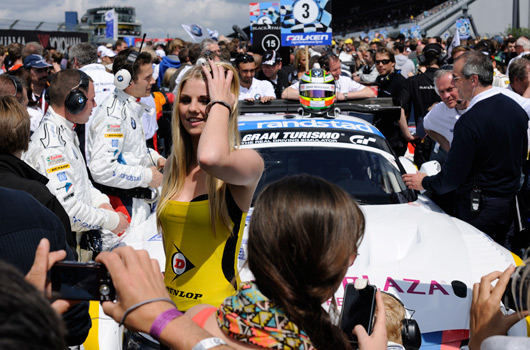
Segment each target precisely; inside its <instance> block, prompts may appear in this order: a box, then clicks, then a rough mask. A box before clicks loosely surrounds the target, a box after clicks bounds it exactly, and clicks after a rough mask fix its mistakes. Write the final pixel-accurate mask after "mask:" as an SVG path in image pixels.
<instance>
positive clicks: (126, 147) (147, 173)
mask: <svg viewBox="0 0 530 350" xmlns="http://www.w3.org/2000/svg"><path fill="white" fill-rule="evenodd" d="M113 72H114V78H115V79H114V84H115V85H116V89H115V90H114V93H112V94H111V95H110V96H108V97H107V98H106V99H105V100H104V101H103V103H102V104H101V106H100V107H99V108H98V110H97V111H96V113H95V114H94V117H93V118H94V119H93V120H92V121H91V125H90V131H89V135H88V147H87V152H88V154H89V155H90V157H89V159H90V163H89V169H90V173H91V174H92V178H93V180H94V181H95V185H96V187H97V188H99V189H100V190H101V191H102V192H104V193H106V194H108V195H109V197H110V199H111V203H112V205H113V206H114V208H116V209H118V210H120V211H122V212H125V213H126V214H127V215H128V218H129V220H131V221H130V222H131V225H133V226H134V225H137V224H140V223H141V222H143V221H145V220H146V219H147V217H148V216H149V214H150V213H151V207H150V204H149V203H148V202H147V201H145V199H151V198H152V191H151V190H150V189H149V188H148V187H150V188H152V189H157V188H158V187H159V186H160V185H161V183H162V173H161V172H160V171H159V170H161V169H162V168H163V167H164V164H165V162H166V160H165V159H164V158H163V157H162V156H161V155H159V154H158V153H157V152H156V151H154V150H152V149H148V148H147V146H146V140H145V136H144V130H143V126H142V120H141V116H142V114H143V113H144V112H147V113H148V114H149V113H150V112H151V107H149V106H147V105H144V104H142V103H141V102H140V99H141V98H142V97H147V96H149V95H150V94H151V86H152V85H153V84H154V83H155V80H154V78H153V68H152V66H151V56H150V55H149V53H147V52H142V53H139V54H138V53H137V52H136V51H133V50H132V49H128V50H125V51H122V52H120V53H119V54H118V55H117V56H116V58H115V59H114V64H113Z"/></svg>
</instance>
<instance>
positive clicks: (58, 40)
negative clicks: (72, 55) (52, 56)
mask: <svg viewBox="0 0 530 350" xmlns="http://www.w3.org/2000/svg"><path fill="white" fill-rule="evenodd" d="M30 41H36V42H38V43H40V44H41V45H42V47H44V48H46V47H54V48H56V49H57V51H59V52H61V53H63V54H64V53H66V52H67V51H68V48H69V47H70V46H74V45H77V44H79V43H83V42H87V41H88V34H87V33H78V32H48V31H39V30H0V45H5V46H7V45H9V44H11V43H14V42H17V43H21V44H22V45H25V44H26V43H27V42H30Z"/></svg>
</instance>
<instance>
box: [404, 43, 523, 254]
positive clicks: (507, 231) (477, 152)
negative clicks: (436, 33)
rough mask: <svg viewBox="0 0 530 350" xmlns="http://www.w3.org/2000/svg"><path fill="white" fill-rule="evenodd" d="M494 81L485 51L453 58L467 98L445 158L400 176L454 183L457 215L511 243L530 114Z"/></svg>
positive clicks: (418, 186)
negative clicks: (430, 169)
mask: <svg viewBox="0 0 530 350" xmlns="http://www.w3.org/2000/svg"><path fill="white" fill-rule="evenodd" d="M492 82H493V65H492V63H491V60H490V59H489V58H488V57H487V56H485V55H483V54H482V53H480V52H476V51H470V52H466V53H465V54H464V55H462V56H461V57H459V58H458V59H457V60H456V62H455V65H454V68H453V84H454V85H455V86H456V88H457V89H458V92H459V94H460V98H462V99H464V100H468V101H470V103H469V107H468V109H467V111H466V112H465V113H464V114H463V115H462V116H461V117H460V118H459V119H458V121H457V122H456V124H455V128H454V137H453V142H452V144H451V149H450V151H449V154H448V157H447V161H446V162H445V164H444V165H443V167H442V170H441V172H440V173H438V174H437V175H435V176H426V174H423V173H420V172H418V173H416V174H407V175H403V180H404V181H405V183H406V185H407V186H408V187H409V188H411V189H415V190H423V189H426V190H430V191H432V192H434V193H435V194H444V193H448V192H449V191H452V190H454V189H456V199H457V204H456V217H458V218H459V219H461V220H464V221H466V222H468V223H469V224H471V225H473V226H475V227H476V228H478V229H479V230H481V231H483V232H485V233H486V234H488V235H489V236H490V237H491V238H493V239H494V240H495V241H496V242H497V243H499V244H502V245H504V246H505V247H506V248H508V249H510V248H511V239H512V235H513V224H514V219H515V194H516V192H517V190H518V189H519V185H520V177H521V166H522V164H523V161H524V160H526V156H527V153H528V139H527V134H526V132H527V129H528V115H527V114H526V112H525V110H524V109H523V108H521V106H520V105H519V104H518V103H517V102H515V101H514V100H513V99H512V98H510V97H507V96H505V95H504V94H503V93H502V90H503V89H495V88H492V85H491V84H492Z"/></svg>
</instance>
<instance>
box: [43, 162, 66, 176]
mask: <svg viewBox="0 0 530 350" xmlns="http://www.w3.org/2000/svg"><path fill="white" fill-rule="evenodd" d="M69 167H70V164H62V165H58V166H54V167H53V168H50V169H46V172H47V173H48V174H51V173H54V172H56V171H59V170H64V169H68V168H69Z"/></svg>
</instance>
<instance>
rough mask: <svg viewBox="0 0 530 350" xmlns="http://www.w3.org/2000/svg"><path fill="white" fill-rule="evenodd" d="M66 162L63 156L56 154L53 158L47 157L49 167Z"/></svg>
mask: <svg viewBox="0 0 530 350" xmlns="http://www.w3.org/2000/svg"><path fill="white" fill-rule="evenodd" d="M65 161H66V160H65V159H64V158H63V155H62V154H56V155H53V156H49V157H46V164H47V166H52V165H55V164H60V163H64V162H65Z"/></svg>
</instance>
